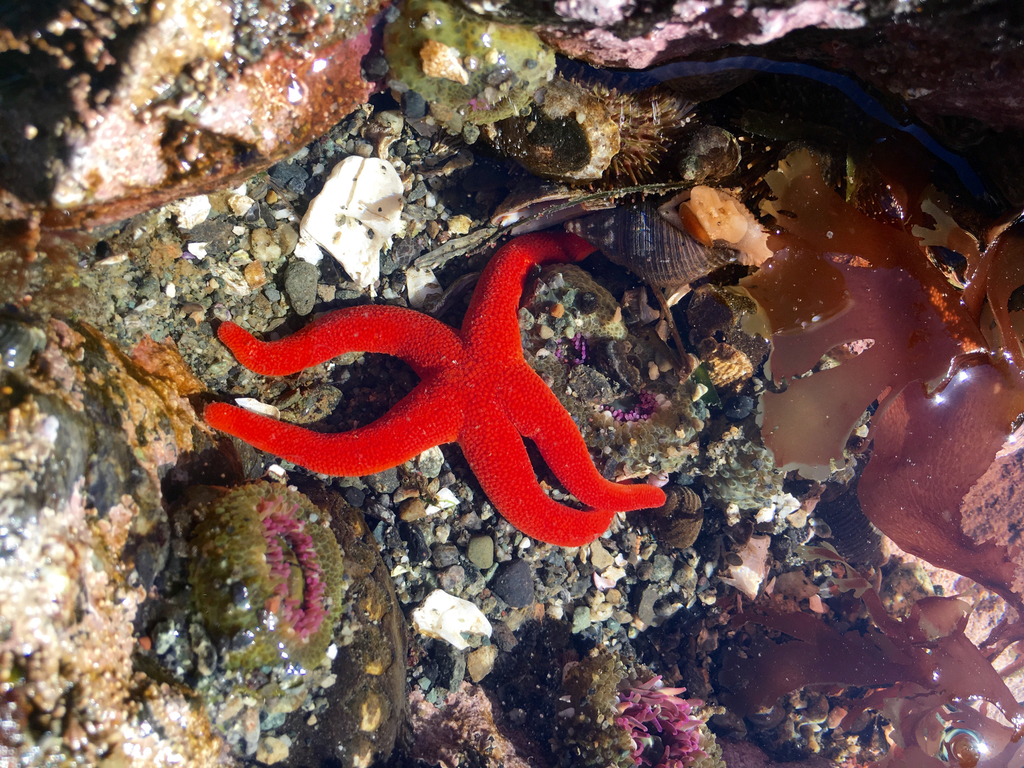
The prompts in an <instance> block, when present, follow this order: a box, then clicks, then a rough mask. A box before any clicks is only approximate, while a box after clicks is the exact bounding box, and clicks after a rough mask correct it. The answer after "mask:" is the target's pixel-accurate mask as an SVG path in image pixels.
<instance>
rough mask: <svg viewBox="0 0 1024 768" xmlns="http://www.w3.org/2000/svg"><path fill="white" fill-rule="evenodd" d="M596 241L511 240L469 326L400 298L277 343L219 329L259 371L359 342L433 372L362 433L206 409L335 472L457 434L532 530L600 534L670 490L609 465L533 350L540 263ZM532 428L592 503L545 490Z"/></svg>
mask: <svg viewBox="0 0 1024 768" xmlns="http://www.w3.org/2000/svg"><path fill="white" fill-rule="evenodd" d="M593 250H594V248H593V246H591V245H590V244H589V243H587V242H586V241H584V240H583V239H581V238H579V237H576V236H575V235H568V234H534V235H525V236H523V237H519V238H517V239H515V240H513V241H511V242H510V243H508V244H507V245H506V246H505V247H503V248H502V249H501V250H499V251H498V253H497V254H495V256H494V258H493V259H492V260H491V262H490V263H489V264H488V265H487V268H486V269H485V270H484V272H483V275H481V277H480V282H479V284H478V285H477V288H476V291H475V292H474V294H473V299H472V301H471V302H470V305H469V309H468V311H467V313H466V319H465V321H464V322H463V324H462V328H461V330H459V331H455V330H453V329H452V328H449V327H448V326H446V325H444V324H443V323H441V322H439V321H437V320H435V319H434V318H432V317H429V316H428V315H424V314H420V313H418V312H414V311H413V310H409V309H404V308H402V307H390V306H371V307H353V308H350V309H341V310H338V311H336V312H332V313H330V314H329V315H326V316H325V317H323V318H321V319H320V320H318V321H316V322H314V323H312V324H310V325H309V326H308V327H306V328H304V329H303V330H301V331H299V332H298V333H295V334H293V335H292V336H289V337H288V338H285V339H282V340H280V341H274V342H262V341H258V340H257V339H255V338H254V337H253V336H252V335H251V334H249V333H248V332H247V331H244V330H243V329H242V328H240V327H239V326H238V325H235V324H234V323H224V324H223V325H222V326H221V327H220V329H219V330H218V336H219V337H220V339H221V341H223V342H224V343H225V344H226V345H227V346H228V348H229V349H231V351H232V352H233V353H234V354H235V357H236V358H237V359H238V361H239V362H240V363H242V365H244V366H246V367H247V368H249V369H251V370H253V371H255V372H256V373H261V374H265V375H270V376H284V375H288V374H292V373H296V372H298V371H301V370H303V369H305V368H309V367H311V366H313V365H317V364H319V363H322V362H324V361H326V360H330V359H331V358H333V357H337V356H338V355H340V354H342V353H345V352H351V351H357V350H358V351H363V352H383V353H386V354H389V355H395V356H396V357H400V358H402V359H403V360H405V361H406V362H407V363H409V365H410V366H412V368H413V370H414V371H415V372H416V374H417V375H418V376H419V377H420V379H421V381H420V383H419V384H418V385H417V386H416V388H415V389H414V390H413V391H412V392H410V393H409V394H408V395H407V396H406V397H404V398H402V400H401V401H399V402H398V404H397V405H395V407H394V408H392V409H391V410H390V411H389V412H388V413H387V414H386V415H385V416H383V417H382V418H380V419H378V420H377V421H375V422H373V423H372V424H369V425H367V426H365V427H361V428H359V429H353V430H351V431H349V432H342V433H337V434H323V433H319V432H313V431H311V430H309V429H305V428H303V427H299V426H296V425H294V424H287V423H285V422H280V421H276V420H274V419H270V418H268V417H266V416H260V415H257V414H254V413H251V412H249V411H246V410H244V409H242V408H238V407H236V406H233V405H227V404H225V403H214V404H211V405H209V406H207V408H206V412H205V416H206V420H207V422H208V423H209V424H210V425H211V426H213V427H215V428H216V429H220V430H222V431H224V432H227V433H228V434H231V435H234V436H235V437H238V438H241V439H242V440H244V441H246V442H247V443H250V444H252V445H254V446H256V447H257V448H259V449H261V450H265V451H268V452H270V453H274V454H276V455H278V456H281V457H283V458H285V459H287V460H289V461H292V462H294V463H295V464H299V465H301V466H303V467H306V468H308V469H311V470H313V471H314V472H322V473H324V474H328V475H348V476H351V475H367V474H371V473H373V472H380V471H382V470H384V469H388V468H390V467H394V466H396V465H398V464H401V463H402V462H404V461H407V460H408V459H411V458H413V457H414V456H416V455H418V454H419V453H421V452H423V451H424V450H426V449H427V448H430V447H432V446H435V445H439V444H441V443H450V442H458V443H459V445H460V446H461V448H462V451H463V453H464V454H465V456H466V461H467V462H468V463H469V466H470V467H471V468H472V469H473V472H474V473H475V474H476V476H477V479H478V480H479V482H480V485H481V486H482V487H483V489H484V491H485V492H486V493H487V496H488V497H489V498H490V500H491V502H492V503H493V504H494V506H495V507H496V508H497V509H498V511H499V512H501V514H502V515H504V516H505V518H506V519H507V520H508V521H509V522H510V523H512V525H514V526H515V527H516V528H518V529H519V530H520V531H522V532H523V533H525V534H526V535H528V536H530V537H532V538H535V539H538V540H540V541H546V542H548V543H551V544H558V545H561V546H579V545H582V544H586V543H588V542H590V541H593V540H594V539H595V538H597V537H598V536H600V535H601V534H602V533H604V531H605V530H606V529H607V528H608V524H609V523H610V522H611V519H612V517H613V515H614V514H615V513H616V512H627V511H630V510H635V509H644V508H648V507H657V506H661V505H662V504H664V503H665V494H664V493H663V492H662V491H661V490H660V489H658V488H655V487H653V486H650V485H646V484H639V485H628V484H620V483H613V482H610V481H608V480H606V479H604V478H603V477H602V476H601V475H600V473H599V472H598V471H597V469H596V468H595V467H594V464H593V462H592V461H591V458H590V453H589V451H588V450H587V446H586V444H585V443H584V442H583V438H582V437H581V436H580V433H579V429H578V428H577V427H576V424H575V423H574V422H573V420H572V417H571V416H570V415H569V413H568V412H567V411H566V410H565V408H563V407H562V404H561V403H559V402H558V399H557V398H556V397H555V395H554V394H553V393H552V392H551V390H550V389H549V388H548V387H547V385H546V384H544V382H543V381H542V380H541V378H540V377H539V376H538V375H537V374H536V373H535V372H534V371H533V369H531V368H530V367H529V365H527V363H526V361H525V359H524V358H523V352H522V347H521V344H520V340H519V321H518V308H519V299H520V296H521V294H522V291H523V282H524V280H525V278H526V274H527V271H528V270H529V269H530V268H531V267H533V266H534V265H539V264H546V263H551V262H563V261H580V260H581V259H583V258H585V257H586V256H588V255H589V254H590V253H591V252H593ZM522 437H528V438H530V439H531V440H533V441H534V443H536V445H537V447H538V448H539V449H540V452H541V455H542V456H543V457H544V459H545V461H547V463H548V465H549V466H550V467H551V469H552V471H553V472H554V473H555V475H556V476H557V477H558V479H559V480H560V481H561V482H562V483H563V484H564V485H565V487H566V488H567V489H568V490H569V491H570V492H571V493H572V494H573V495H575V496H576V498H578V499H579V500H580V501H581V502H582V503H583V504H585V505H587V507H588V509H585V510H578V509H573V508H572V507H568V506H566V505H564V504H559V503H558V502H556V501H553V500H552V499H551V498H549V497H548V496H547V495H546V494H545V493H544V492H543V490H541V487H540V484H539V483H538V482H537V478H536V476H535V475H534V472H533V468H532V466H531V465H530V459H529V456H528V455H527V453H526V447H525V445H524V444H523V441H522Z"/></svg>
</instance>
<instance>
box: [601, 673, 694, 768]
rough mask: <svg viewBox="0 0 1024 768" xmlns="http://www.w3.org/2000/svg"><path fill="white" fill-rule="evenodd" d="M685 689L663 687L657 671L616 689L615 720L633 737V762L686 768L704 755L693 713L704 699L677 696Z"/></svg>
mask: <svg viewBox="0 0 1024 768" xmlns="http://www.w3.org/2000/svg"><path fill="white" fill-rule="evenodd" d="M685 691H686V689H685V688H665V687H663V683H662V682H661V676H660V675H657V676H655V677H652V678H651V679H650V680H648V681H647V682H645V683H631V684H630V685H629V687H628V688H627V689H625V690H624V691H621V692H620V693H619V704H618V707H617V709H618V711H619V716H618V717H617V718H616V720H615V722H616V724H617V725H619V726H620V727H621V728H625V729H626V730H627V731H628V732H629V734H630V737H631V738H632V739H633V763H634V764H635V765H650V766H654V767H655V768H688V766H691V765H693V764H694V763H695V762H696V761H697V760H698V759H699V758H703V757H707V754H706V753H705V752H704V750H703V749H702V748H701V734H700V727H701V725H703V721H702V720H700V719H699V718H697V717H695V716H694V714H693V710H694V709H697V708H700V707H702V706H703V705H704V702H702V701H701V700H700V699H681V698H679V694H681V693H683V692H685ZM659 744H660V746H659ZM654 761H656V762H654Z"/></svg>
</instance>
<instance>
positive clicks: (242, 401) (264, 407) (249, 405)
mask: <svg viewBox="0 0 1024 768" xmlns="http://www.w3.org/2000/svg"><path fill="white" fill-rule="evenodd" d="M235 405H237V406H238V407H239V408H245V410H247V411H252V412H253V413H259V414H262V415H263V416H269V417H270V418H272V419H280V418H281V411H279V410H278V409H277V408H276V407H275V406H273V405H270V404H269V403H264V402H262V401H261V400H257V399H256V398H254V397H236V398H235Z"/></svg>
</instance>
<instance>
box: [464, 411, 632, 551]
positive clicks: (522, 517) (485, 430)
mask: <svg viewBox="0 0 1024 768" xmlns="http://www.w3.org/2000/svg"><path fill="white" fill-rule="evenodd" d="M489 410H490V412H488V413H485V414H480V416H482V418H478V419H476V420H475V421H474V422H473V423H472V424H470V425H467V426H466V427H465V428H464V429H463V430H462V432H461V433H460V434H459V446H460V447H461V448H462V453H463V454H464V455H465V457H466V461H467V462H468V463H469V466H470V468H471V469H472V470H473V474H475V475H476V478H477V480H478V481H479V482H480V486H481V487H482V488H483V489H484V493H486V494H487V498H489V499H490V500H491V503H492V504H494V506H495V508H496V509H497V510H498V511H499V512H500V513H501V514H502V515H503V516H504V517H505V519H506V520H508V521H509V522H510V523H511V524H512V525H513V526H515V527H516V528H517V529H518V530H520V531H522V532H523V533H525V534H526V535H527V536H530V537H531V538H533V539H536V540H538V541H546V542H548V543H549V544H555V545H557V546H560V547H579V546H582V545H583V544H587V543H589V542H591V541H593V540H594V539H596V538H597V537H598V536H600V535H601V534H602V533H604V532H605V531H606V530H608V525H609V524H610V523H611V521H612V517H614V516H615V513H614V512H609V511H606V510H594V511H588V510H579V509H573V508H572V507H567V506H565V505H564V504H559V503H558V502H556V501H554V500H552V499H551V498H549V497H548V496H547V495H546V494H545V493H544V492H543V491H542V490H541V487H540V484H539V483H538V482H537V478H536V476H535V475H534V474H533V467H532V465H531V464H530V457H529V455H528V454H527V453H526V446H525V445H523V441H522V438H521V437H520V436H519V432H518V431H517V430H516V428H515V427H514V426H513V425H512V423H511V422H510V421H509V420H508V418H507V417H506V416H505V415H504V414H503V413H502V412H501V409H500V408H499V406H498V405H497V404H494V405H491V406H489Z"/></svg>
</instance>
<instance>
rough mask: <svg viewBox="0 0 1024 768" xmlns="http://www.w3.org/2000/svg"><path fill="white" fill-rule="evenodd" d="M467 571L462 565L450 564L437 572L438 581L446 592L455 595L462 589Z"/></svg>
mask: <svg viewBox="0 0 1024 768" xmlns="http://www.w3.org/2000/svg"><path fill="white" fill-rule="evenodd" d="M465 580H466V571H465V569H464V568H463V567H462V566H461V565H450V566H448V567H447V568H445V569H444V570H442V571H441V572H440V573H438V574H437V583H438V586H440V587H441V589H443V590H444V591H445V592H447V593H448V594H450V595H454V594H456V593H457V592H461V591H462V582H464V581H465Z"/></svg>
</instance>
